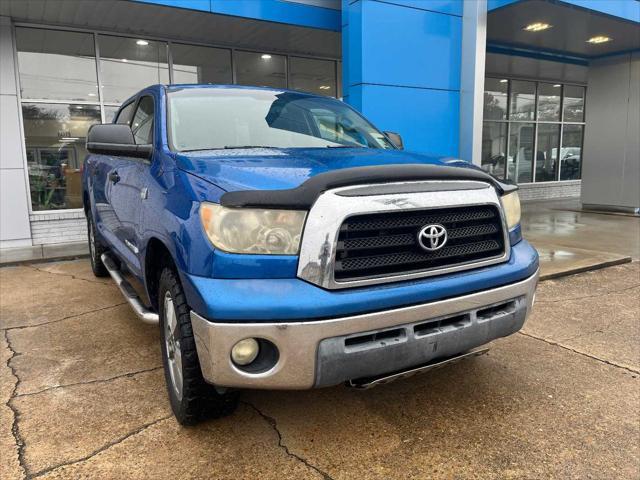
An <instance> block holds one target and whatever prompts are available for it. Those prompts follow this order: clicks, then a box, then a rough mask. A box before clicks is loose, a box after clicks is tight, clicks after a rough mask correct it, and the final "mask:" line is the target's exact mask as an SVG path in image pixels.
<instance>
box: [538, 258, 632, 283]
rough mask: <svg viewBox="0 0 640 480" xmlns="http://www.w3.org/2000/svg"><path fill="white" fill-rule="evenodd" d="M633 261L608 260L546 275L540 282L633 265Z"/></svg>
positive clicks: (626, 259)
mask: <svg viewBox="0 0 640 480" xmlns="http://www.w3.org/2000/svg"><path fill="white" fill-rule="evenodd" d="M632 261H633V259H632V258H631V257H622V258H617V259H615V260H608V261H606V262H600V263H595V264H593V265H587V266H585V267H576V268H570V269H568V270H564V271H562V272H554V273H547V274H545V275H540V279H539V281H540V282H544V281H545V280H554V279H556V278H562V277H567V276H569V275H576V274H578V273H585V272H591V271H593V270H600V269H603V268H607V267H613V266H615V265H623V264H625V263H631V262H632Z"/></svg>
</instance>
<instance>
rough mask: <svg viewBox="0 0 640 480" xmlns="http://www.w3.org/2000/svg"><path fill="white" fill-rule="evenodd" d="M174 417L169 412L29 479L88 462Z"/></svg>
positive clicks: (32, 475) (29, 476) (28, 476)
mask: <svg viewBox="0 0 640 480" xmlns="http://www.w3.org/2000/svg"><path fill="white" fill-rule="evenodd" d="M171 417H173V414H169V415H165V416H164V417H161V418H158V419H156V420H153V421H151V422H148V423H145V424H144V425H142V426H140V427H138V428H136V429H135V430H133V431H131V432H128V433H126V434H125V435H123V436H121V437H119V438H117V439H115V440H113V441H111V442H108V443H105V444H104V445H103V446H101V447H100V448H97V449H95V450H94V451H92V452H91V453H89V454H88V455H85V456H84V457H81V458H78V459H76V460H69V461H67V462H62V463H59V464H57V465H53V466H51V467H47V468H45V469H43V470H40V471H39V472H36V473H33V474H30V475H27V479H32V478H37V477H41V476H43V475H46V474H47V473H50V472H52V471H54V470H57V469H59V468H62V467H68V466H70V465H75V464H77V463H81V462H86V461H87V460H90V459H91V458H93V457H95V456H96V455H98V454H100V453H102V452H104V451H105V450H108V449H110V448H112V447H115V446H116V445H119V444H120V443H122V442H124V441H125V440H127V439H128V438H131V437H133V436H134V435H137V434H139V433H141V432H143V431H145V430H146V429H147V428H150V427H153V426H154V425H157V424H158V423H160V422H163V421H164V420H168V419H169V418H171Z"/></svg>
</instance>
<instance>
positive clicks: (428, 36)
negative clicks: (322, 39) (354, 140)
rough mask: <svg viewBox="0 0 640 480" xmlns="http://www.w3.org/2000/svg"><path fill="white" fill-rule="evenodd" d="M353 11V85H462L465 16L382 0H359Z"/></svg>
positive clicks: (424, 86)
mask: <svg viewBox="0 0 640 480" xmlns="http://www.w3.org/2000/svg"><path fill="white" fill-rule="evenodd" d="M358 7H360V8H358ZM349 13H350V14H353V15H354V17H355V18H351V19H350V24H349V26H350V28H351V29H353V31H352V33H351V36H350V38H349V42H351V43H353V44H350V45H349V51H350V52H351V55H355V56H356V58H353V59H350V60H349V63H350V64H351V66H350V68H351V70H350V74H349V83H350V84H351V85H357V84H360V83H373V84H380V85H397V86H411V87H422V88H438V89H446V90H458V89H459V88H460V52H461V48H462V19H461V18H460V17H457V16H452V15H443V14H440V13H435V12H432V11H428V10H420V9H415V8H408V7H405V6H399V5H395V4H387V3H382V2H376V1H363V2H358V3H357V4H354V5H352V6H351V8H350V10H349ZM358 51H360V52H361V53H360V54H358ZM352 60H353V61H352Z"/></svg>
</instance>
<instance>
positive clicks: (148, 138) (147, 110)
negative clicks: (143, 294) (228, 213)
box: [108, 95, 155, 273]
mask: <svg viewBox="0 0 640 480" xmlns="http://www.w3.org/2000/svg"><path fill="white" fill-rule="evenodd" d="M154 110H155V109H154V99H153V97H152V96H150V95H145V96H142V97H140V99H139V100H138V103H137V105H136V109H135V112H134V114H133V117H132V120H131V131H132V132H133V138H134V140H135V142H136V144H138V145H147V144H152V143H153V124H154ZM149 165H150V161H149V160H148V159H142V158H133V157H117V159H116V160H115V161H114V164H113V167H112V169H111V170H110V172H109V175H108V180H109V182H110V183H111V194H110V204H111V208H112V209H113V214H114V217H115V219H116V225H117V230H116V231H114V232H113V233H114V235H115V236H116V237H117V240H118V243H119V244H120V245H121V246H122V251H121V252H120V253H121V255H122V256H123V257H124V259H125V260H126V261H127V262H128V263H129V267H130V268H132V269H133V270H134V271H135V272H136V273H140V272H141V264H140V260H139V255H138V254H139V252H140V249H141V235H142V226H141V225H142V218H141V215H142V210H143V209H142V202H143V201H145V200H146V198H147V195H148V193H147V185H146V179H147V178H148V175H147V170H148V169H149Z"/></svg>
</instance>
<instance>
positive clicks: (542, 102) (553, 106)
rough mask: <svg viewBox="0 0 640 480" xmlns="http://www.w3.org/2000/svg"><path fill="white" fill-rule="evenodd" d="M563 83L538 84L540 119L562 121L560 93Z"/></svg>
mask: <svg viewBox="0 0 640 480" xmlns="http://www.w3.org/2000/svg"><path fill="white" fill-rule="evenodd" d="M561 93H562V85H560V84H558V83H541V84H539V85H538V120H539V121H548V122H558V121H560V94H561Z"/></svg>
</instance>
